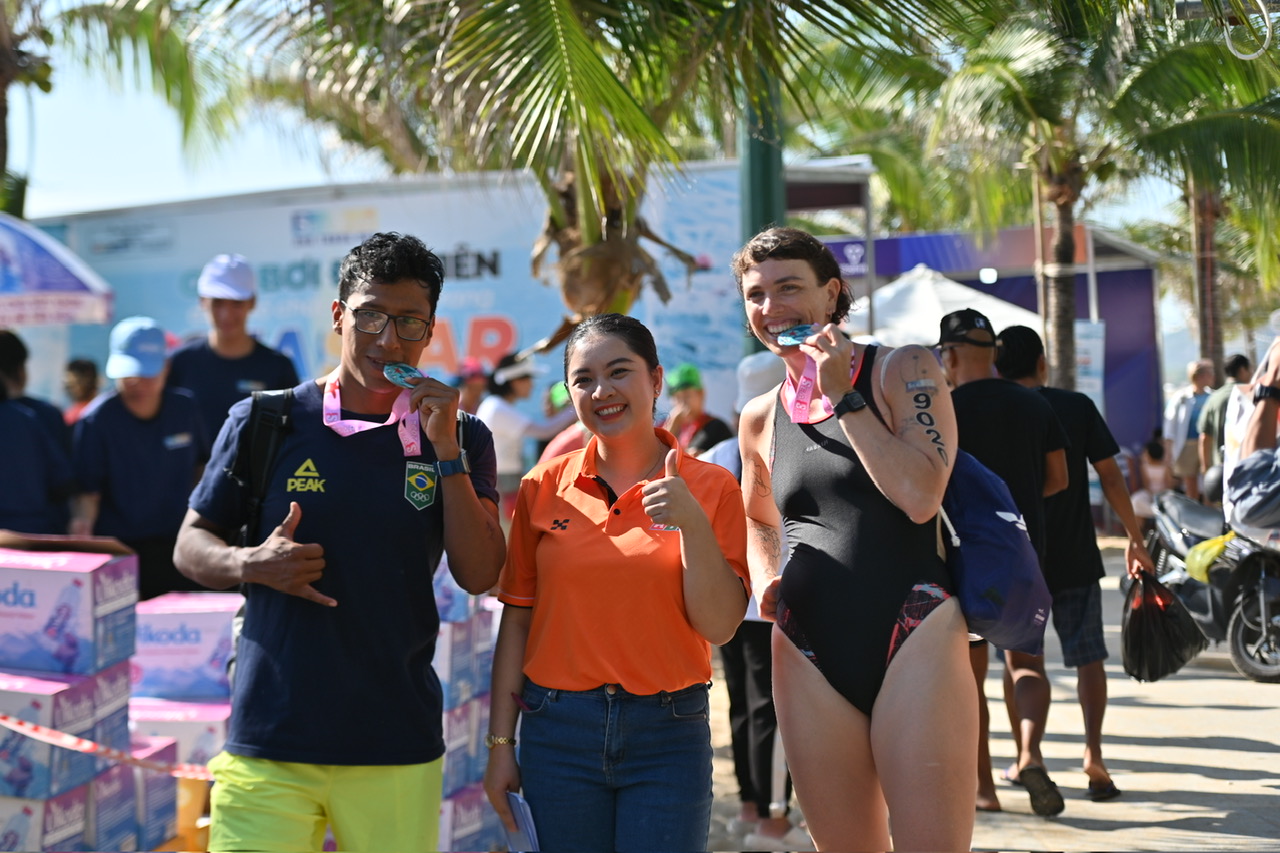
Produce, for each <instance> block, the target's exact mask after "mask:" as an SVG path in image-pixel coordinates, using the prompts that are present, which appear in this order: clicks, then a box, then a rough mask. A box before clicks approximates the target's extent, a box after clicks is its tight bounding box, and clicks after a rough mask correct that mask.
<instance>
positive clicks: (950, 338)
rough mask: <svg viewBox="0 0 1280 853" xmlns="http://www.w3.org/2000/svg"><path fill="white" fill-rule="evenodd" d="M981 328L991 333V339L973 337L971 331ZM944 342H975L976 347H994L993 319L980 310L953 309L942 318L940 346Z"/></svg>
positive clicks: (994, 331)
mask: <svg viewBox="0 0 1280 853" xmlns="http://www.w3.org/2000/svg"><path fill="white" fill-rule="evenodd" d="M975 329H981V330H982V331H984V332H986V333H987V334H989V335H991V339H990V340H983V339H981V338H971V337H969V333H970V332H972V331H974V330H975ZM943 344H973V345H974V346H975V347H993V346H995V345H996V330H995V329H993V328H992V327H991V321H990V320H988V319H987V317H986V315H985V314H983V313H982V312H980V311H974V310H973V309H972V308H961V309H960V310H959V311H952V312H951V313H950V314H948V315H947V316H945V317H943V318H942V331H941V334H940V335H939V337H938V346H942V345H943Z"/></svg>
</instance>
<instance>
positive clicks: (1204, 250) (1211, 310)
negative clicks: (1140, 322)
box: [1187, 178, 1223, 387]
mask: <svg viewBox="0 0 1280 853" xmlns="http://www.w3.org/2000/svg"><path fill="white" fill-rule="evenodd" d="M1187 197H1188V198H1189V199H1190V203H1191V242H1192V247H1191V252H1192V256H1193V258H1194V259H1195V260H1194V263H1195V287H1196V303H1197V307H1198V309H1199V318H1200V357H1201V358H1205V359H1208V360H1209V361H1212V362H1213V384H1214V386H1215V387H1216V386H1220V385H1221V384H1222V382H1223V372H1222V359H1223V356H1222V305H1221V300H1220V298H1219V296H1218V287H1217V277H1218V254H1217V241H1216V240H1215V239H1214V237H1215V234H1216V232H1217V225H1218V217H1219V216H1221V215H1222V199H1221V197H1220V196H1219V195H1218V193H1217V191H1216V190H1215V189H1214V188H1213V187H1212V186H1210V185H1209V184H1207V183H1201V182H1198V181H1196V180H1195V178H1191V179H1189V180H1188V181H1187Z"/></svg>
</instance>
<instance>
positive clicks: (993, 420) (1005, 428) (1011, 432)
mask: <svg viewBox="0 0 1280 853" xmlns="http://www.w3.org/2000/svg"><path fill="white" fill-rule="evenodd" d="M951 400H952V402H953V404H954V405H955V410H956V423H957V425H958V428H959V431H960V448H961V449H962V450H966V451H968V452H969V453H972V454H973V455H974V456H975V457H977V459H978V461H979V462H981V463H982V464H983V465H986V466H987V467H988V468H990V469H991V470H992V471H994V472H995V473H996V475H997V476H999V477H1000V479H1002V480H1004V482H1005V484H1006V485H1007V486H1008V487H1009V492H1010V493H1011V494H1012V495H1013V502H1014V503H1015V504H1017V505H1018V509H1019V510H1021V511H1022V517H1023V518H1025V519H1026V522H1027V534H1028V535H1029V536H1030V537H1031V544H1032V545H1034V546H1035V547H1036V552H1037V553H1038V554H1040V557H1041V562H1042V563H1043V561H1044V548H1045V538H1044V535H1045V534H1044V527H1045V521H1044V457H1045V454H1046V453H1052V452H1053V451H1055V450H1062V449H1063V448H1065V447H1066V446H1067V436H1066V434H1065V433H1064V432H1063V431H1062V425H1061V424H1060V423H1058V418H1057V416H1056V415H1054V413H1053V409H1051V408H1050V407H1049V404H1048V403H1047V402H1045V400H1044V398H1043V397H1041V396H1040V395H1039V394H1037V393H1036V392H1035V391H1032V390H1031V389H1030V388H1024V387H1022V386H1021V385H1019V384H1018V383H1016V382H1010V381H1009V380H1007V379H994V378H993V379H979V380H977V381H975V382H969V383H967V384H965V385H961V386H960V387H959V388H956V389H955V390H954V391H952V392H951Z"/></svg>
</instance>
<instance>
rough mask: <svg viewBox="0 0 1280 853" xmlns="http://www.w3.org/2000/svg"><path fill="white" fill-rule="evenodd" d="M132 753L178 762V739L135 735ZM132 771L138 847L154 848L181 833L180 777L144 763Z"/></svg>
mask: <svg viewBox="0 0 1280 853" xmlns="http://www.w3.org/2000/svg"><path fill="white" fill-rule="evenodd" d="M133 757H134V758H142V759H146V760H149V761H158V762H160V763H161V764H176V763H177V762H178V742H177V741H176V740H174V739H173V738H171V737H135V738H134V740H133ZM133 774H134V775H133V782H134V789H135V791H136V792H137V807H138V810H137V814H136V818H137V821H138V847H139V848H140V849H142V850H154V849H156V848H157V847H159V846H160V845H161V844H164V843H165V842H166V841H168V840H169V839H170V838H173V837H175V836H176V835H177V834H178V780H177V779H175V778H174V777H172V776H170V775H169V774H167V773H160V772H159V771H156V770H146V769H143V768H141V767H134V768H133Z"/></svg>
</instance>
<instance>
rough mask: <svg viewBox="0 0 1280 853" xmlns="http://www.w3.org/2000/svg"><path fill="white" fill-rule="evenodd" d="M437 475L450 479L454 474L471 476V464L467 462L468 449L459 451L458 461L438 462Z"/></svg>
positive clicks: (441, 460)
mask: <svg viewBox="0 0 1280 853" xmlns="http://www.w3.org/2000/svg"><path fill="white" fill-rule="evenodd" d="M436 473H437V474H439V475H440V476H441V477H449V476H452V475H453V474H470V473H471V463H470V462H469V461H468V460H467V451H466V448H463V449H462V450H459V451H458V458H457V459H450V460H448V461H447V462H446V461H445V460H443V459H439V460H436Z"/></svg>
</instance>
